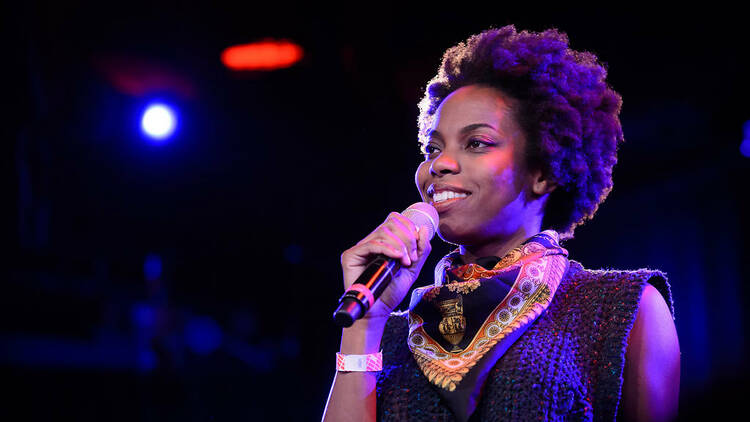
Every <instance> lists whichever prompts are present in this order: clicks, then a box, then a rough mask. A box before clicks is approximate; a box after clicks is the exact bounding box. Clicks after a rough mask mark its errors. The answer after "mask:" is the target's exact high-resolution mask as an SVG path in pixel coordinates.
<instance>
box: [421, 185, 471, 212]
mask: <svg viewBox="0 0 750 422" xmlns="http://www.w3.org/2000/svg"><path fill="white" fill-rule="evenodd" d="M427 196H428V197H429V198H430V204H431V205H432V206H434V207H435V209H436V210H437V211H438V212H443V211H446V210H448V209H450V208H453V207H454V206H456V204H459V203H461V202H462V201H463V200H464V199H466V198H468V197H469V196H471V192H469V191H468V190H466V189H463V188H461V187H460V186H455V185H448V184H444V183H435V184H432V185H430V187H429V188H427Z"/></svg>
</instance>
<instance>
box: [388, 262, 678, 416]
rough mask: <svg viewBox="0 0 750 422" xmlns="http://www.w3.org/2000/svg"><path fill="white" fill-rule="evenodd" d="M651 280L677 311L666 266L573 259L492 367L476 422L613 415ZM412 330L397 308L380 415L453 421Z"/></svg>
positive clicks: (390, 332) (390, 327) (390, 331)
mask: <svg viewBox="0 0 750 422" xmlns="http://www.w3.org/2000/svg"><path fill="white" fill-rule="evenodd" d="M646 283H650V284H651V285H653V286H654V287H656V288H657V290H659V292H661V294H662V295H663V296H664V299H665V300H666V302H667V304H668V305H669V308H670V311H671V312H672V316H674V308H673V306H672V295H671V291H670V286H669V283H668V282H667V277H666V275H665V274H664V273H662V272H661V271H656V270H648V269H640V270H635V271H614V270H609V271H604V270H588V269H584V268H583V266H582V265H581V264H580V263H578V262H576V261H574V260H570V268H569V270H568V272H567V273H566V274H565V276H564V277H563V279H562V281H561V282H560V286H559V287H558V289H557V292H556V293H555V296H554V297H553V300H552V303H551V304H550V306H549V308H548V309H547V310H546V312H545V313H544V314H542V315H541V316H540V317H539V318H538V319H537V320H536V321H535V322H534V324H533V325H532V326H531V327H529V329H528V330H527V331H526V332H525V333H524V334H523V335H522V336H521V337H520V338H519V339H518V340H517V341H516V342H515V343H514V344H513V345H512V346H511V347H510V348H509V349H508V351H507V352H506V353H505V354H504V355H503V357H502V358H500V360H498V362H497V364H495V366H494V367H493V369H492V370H491V372H490V374H489V375H488V378H487V381H486V383H485V385H484V387H483V391H482V396H481V399H480V402H479V405H478V406H477V409H476V411H475V412H474V413H473V415H472V417H471V420H472V421H474V420H477V421H500V420H502V421H524V422H526V421H546V420H566V421H567V420H571V421H592V420H596V421H612V420H614V419H615V416H616V414H617V410H618V409H617V407H618V404H619V402H620V392H621V388H622V374H623V368H624V365H625V350H626V347H627V337H628V334H629V333H630V329H631V328H632V327H633V323H634V322H635V316H636V313H637V311H638V303H639V301H640V297H641V293H642V292H643V289H644V287H645V286H646ZM408 332H409V329H408V325H407V314H406V312H403V313H393V314H392V315H391V317H390V318H389V319H388V322H387V323H386V327H385V332H384V334H383V339H382V341H381V345H382V349H383V370H382V371H381V372H380V374H379V375H378V382H377V414H378V420H381V421H454V420H455V418H454V416H453V414H452V413H451V411H450V409H448V407H446V406H445V405H444V404H443V403H442V402H441V398H440V395H439V394H438V393H437V392H436V390H435V388H437V387H435V386H433V385H432V384H430V382H429V381H428V380H427V378H426V377H425V376H424V375H423V374H422V372H421V371H420V369H419V367H418V366H417V364H416V362H415V360H414V358H413V357H412V354H411V351H410V350H409V348H408V346H407V345H406V338H407V334H408Z"/></svg>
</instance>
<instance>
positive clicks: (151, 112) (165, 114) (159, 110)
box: [141, 103, 177, 141]
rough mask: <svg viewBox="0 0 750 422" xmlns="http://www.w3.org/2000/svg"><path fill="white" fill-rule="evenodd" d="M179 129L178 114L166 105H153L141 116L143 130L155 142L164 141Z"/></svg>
mask: <svg viewBox="0 0 750 422" xmlns="http://www.w3.org/2000/svg"><path fill="white" fill-rule="evenodd" d="M176 128H177V114H176V113H175V112H174V110H172V108H171V107H169V106H168V105H166V104H162V103H153V104H150V105H149V106H148V107H146V110H145V111H144V112H143V115H142V116H141V130H142V131H143V133H144V134H145V135H146V136H148V137H149V138H151V139H153V140H155V141H164V140H166V139H167V138H169V137H170V136H172V134H173V133H174V131H175V129H176Z"/></svg>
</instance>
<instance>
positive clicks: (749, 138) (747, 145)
mask: <svg viewBox="0 0 750 422" xmlns="http://www.w3.org/2000/svg"><path fill="white" fill-rule="evenodd" d="M742 135H743V136H742V143H741V144H740V153H742V155H744V156H745V157H748V158H750V120H748V121H746V122H745V124H744V125H743V126H742Z"/></svg>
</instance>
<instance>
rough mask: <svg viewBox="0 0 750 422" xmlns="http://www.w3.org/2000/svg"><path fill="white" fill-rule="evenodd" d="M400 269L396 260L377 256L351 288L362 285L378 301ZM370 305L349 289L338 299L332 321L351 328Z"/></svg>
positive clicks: (361, 294)
mask: <svg viewBox="0 0 750 422" xmlns="http://www.w3.org/2000/svg"><path fill="white" fill-rule="evenodd" d="M400 268H401V265H400V261H399V260H398V259H393V258H388V257H386V256H384V255H378V256H377V258H375V259H374V260H373V261H372V262H371V263H370V264H369V265H368V266H367V268H365V270H364V271H363V272H362V274H361V275H360V276H359V278H357V281H355V282H354V284H353V285H352V287H354V285H356V284H360V285H363V286H364V287H365V288H368V289H369V290H370V292H372V296H373V297H374V299H375V300H378V298H379V297H380V295H381V294H383V291H384V290H385V288H386V287H388V285H389V284H390V283H391V281H392V280H393V276H394V275H395V274H396V273H397V272H398V270H399V269H400ZM372 305H373V304H372V303H370V301H369V299H368V298H367V296H366V295H365V294H364V293H362V292H360V291H358V290H356V289H352V288H351V287H350V288H349V290H347V291H346V292H345V293H344V295H343V296H341V298H340V299H339V306H338V308H336V311H335V312H334V313H333V320H334V322H335V323H336V325H338V326H339V327H351V325H352V324H354V321H356V320H358V319H360V318H362V316H364V314H365V313H366V312H367V311H368V310H369V309H370V307H371V306H372Z"/></svg>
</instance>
